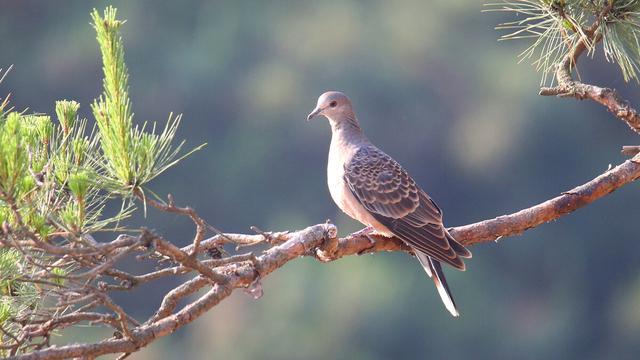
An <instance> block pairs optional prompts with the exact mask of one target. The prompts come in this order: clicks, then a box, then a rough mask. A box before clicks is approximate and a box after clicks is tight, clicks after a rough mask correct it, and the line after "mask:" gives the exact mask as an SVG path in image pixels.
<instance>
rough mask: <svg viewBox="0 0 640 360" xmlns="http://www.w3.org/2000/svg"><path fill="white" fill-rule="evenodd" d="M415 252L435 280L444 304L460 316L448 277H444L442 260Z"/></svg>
mask: <svg viewBox="0 0 640 360" xmlns="http://www.w3.org/2000/svg"><path fill="white" fill-rule="evenodd" d="M415 253H416V257H417V258H418V260H419V261H420V264H421V265H422V267H423V268H424V271H426V272H427V275H429V277H430V278H431V279H432V280H433V283H434V284H435V285H436V289H438V294H440V298H441V299H442V302H443V303H444V306H445V307H446V308H447V310H449V312H450V313H451V315H453V316H455V317H458V316H460V313H458V309H457V308H456V303H455V301H453V296H451V290H449V285H447V279H446V278H445V277H444V272H442V266H440V262H438V261H437V260H433V259H432V258H430V257H429V256H427V255H426V254H423V253H421V252H420V251H416V252H415Z"/></svg>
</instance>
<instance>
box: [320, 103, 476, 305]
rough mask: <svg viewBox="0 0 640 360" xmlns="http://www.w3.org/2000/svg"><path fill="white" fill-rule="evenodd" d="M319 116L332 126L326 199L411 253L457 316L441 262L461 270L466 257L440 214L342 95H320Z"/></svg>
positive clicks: (469, 254)
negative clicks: (395, 239)
mask: <svg viewBox="0 0 640 360" xmlns="http://www.w3.org/2000/svg"><path fill="white" fill-rule="evenodd" d="M316 115H324V116H325V117H326V118H327V119H328V120H329V123H330V125H331V131H332V136H331V146H330V147H329V161H328V166H327V182H328V185H329V192H330V193H331V197H332V198H333V200H334V201H335V203H336V204H337V205H338V207H339V208H340V209H341V210H342V211H344V212H345V213H346V214H347V215H349V216H350V217H352V218H354V219H356V220H358V221H360V222H361V223H363V224H365V225H368V226H370V227H372V228H373V229H375V230H376V232H378V233H380V234H382V235H385V236H396V237H398V238H400V239H401V240H403V241H404V242H405V243H407V244H408V245H409V246H411V248H413V249H414V252H415V254H416V257H417V258H418V260H419V261H420V263H421V265H422V267H423V268H424V270H425V271H426V272H427V274H428V275H429V277H431V278H432V279H433V281H434V283H435V285H436V288H437V289H438V293H439V294H440V297H441V298H442V300H443V302H444V304H445V306H446V307H447V309H448V310H449V312H451V314H452V315H453V316H458V315H459V314H458V311H457V309H456V305H455V302H454V301H453V297H452V296H451V292H450V290H449V287H448V285H447V282H446V279H445V278H444V273H443V272H442V268H441V266H440V263H441V262H444V263H446V264H449V265H451V266H453V267H455V268H456V269H459V270H463V271H464V269H465V265H464V262H463V260H462V259H463V258H470V257H471V253H470V252H469V251H468V250H467V249H466V248H465V247H464V246H462V245H461V244H460V243H458V242H457V241H456V240H455V239H454V238H453V237H452V236H451V235H450V234H449V232H448V231H447V229H446V228H445V227H444V225H443V222H442V211H441V210H440V208H439V207H438V206H437V205H436V203H435V202H434V201H433V200H432V199H431V198H430V197H429V195H427V193H425V192H424V191H423V190H422V189H420V187H419V186H418V185H417V184H416V182H415V181H414V180H413V178H411V176H410V175H409V174H408V173H407V172H406V171H405V170H404V169H403V168H402V166H400V164H398V162H396V161H395V160H394V159H393V158H391V157H390V156H389V155H387V154H385V153H384V152H383V151H382V150H380V149H378V148H377V147H375V146H374V145H373V144H371V142H370V141H369V139H367V137H366V136H365V135H364V133H363V132H362V129H361V127H360V124H359V122H358V120H357V118H356V116H355V113H354V112H353V108H352V106H351V101H350V100H349V99H348V98H347V97H346V96H345V95H344V94H343V93H341V92H337V91H329V92H326V93H324V94H322V95H321V96H320V98H319V99H318V104H317V106H316V108H315V109H314V111H313V112H312V113H311V114H309V117H308V119H309V120H310V119H311V118H313V117H314V116H316Z"/></svg>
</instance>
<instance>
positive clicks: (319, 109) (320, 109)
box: [307, 106, 323, 121]
mask: <svg viewBox="0 0 640 360" xmlns="http://www.w3.org/2000/svg"><path fill="white" fill-rule="evenodd" d="M322 110H323V109H322V108H321V107H319V106H318V107H316V108H315V109H313V111H312V112H311V114H309V115H308V116H307V121H311V119H313V118H314V117H315V116H316V115H318V114H320V113H321V112H322Z"/></svg>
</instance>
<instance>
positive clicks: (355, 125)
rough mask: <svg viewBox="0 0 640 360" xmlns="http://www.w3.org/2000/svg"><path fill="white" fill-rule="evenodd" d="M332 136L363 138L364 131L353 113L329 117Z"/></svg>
mask: <svg viewBox="0 0 640 360" xmlns="http://www.w3.org/2000/svg"><path fill="white" fill-rule="evenodd" d="M329 124H331V133H332V134H333V135H332V138H339V139H342V138H344V139H345V140H357V139H359V138H364V133H363V132H362V128H361V127H360V123H359V122H358V119H357V118H356V117H355V115H353V114H351V115H350V116H344V117H343V118H340V119H332V118H329Z"/></svg>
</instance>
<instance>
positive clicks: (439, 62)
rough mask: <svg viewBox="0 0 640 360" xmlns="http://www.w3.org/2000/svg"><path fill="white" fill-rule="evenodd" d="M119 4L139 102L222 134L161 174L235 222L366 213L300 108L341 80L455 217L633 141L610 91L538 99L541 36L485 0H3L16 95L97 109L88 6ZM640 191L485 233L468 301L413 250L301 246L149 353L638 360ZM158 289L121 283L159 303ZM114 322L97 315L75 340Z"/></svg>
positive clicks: (628, 92)
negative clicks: (492, 236)
mask: <svg viewBox="0 0 640 360" xmlns="http://www.w3.org/2000/svg"><path fill="white" fill-rule="evenodd" d="M107 4H113V5H115V6H116V7H118V8H119V14H120V17H122V18H125V19H128V23H127V24H126V26H125V27H124V29H123V33H124V37H125V42H126V45H127V54H126V59H127V63H128V65H129V68H130V72H131V96H132V99H133V102H134V110H135V112H136V118H137V120H138V121H143V120H164V119H165V118H166V117H167V114H168V113H169V112H170V111H174V112H177V113H184V122H183V125H182V128H181V130H180V135H181V137H183V138H186V139H188V141H189V143H190V144H192V145H197V144H200V143H203V142H207V143H209V146H207V147H206V148H205V149H204V150H202V151H200V152H198V153H196V154H195V155H193V156H192V157H191V158H189V159H187V160H186V161H184V162H183V163H182V164H181V165H180V166H179V167H177V168H176V169H172V170H171V171H170V172H169V173H167V174H166V175H165V176H162V177H160V178H159V179H158V180H157V181H156V182H155V184H153V188H154V190H156V191H157V192H160V193H169V192H170V193H172V194H174V196H175V197H176V199H177V201H178V202H179V203H182V204H190V205H192V206H193V207H195V208H196V209H197V210H198V212H199V213H200V214H201V215H203V217H204V218H206V219H207V220H208V221H209V222H210V223H212V224H215V225H216V226H218V227H219V228H221V229H223V230H224V231H229V232H248V231H249V230H248V227H249V226H250V225H256V226H258V227H260V228H262V229H266V230H284V229H297V228H301V227H305V226H307V225H310V224H315V223H318V222H323V221H324V220H325V219H327V218H330V219H332V220H333V221H334V222H336V223H337V224H338V225H339V227H340V229H341V232H342V234H347V233H348V232H350V231H353V230H357V229H358V228H359V226H358V225H357V224H355V223H354V222H352V221H351V220H349V219H347V218H346V217H345V216H344V215H342V214H340V213H339V212H338V211H337V209H336V207H335V206H334V205H333V204H332V202H331V199H330V197H329V193H328V191H327V189H326V185H325V165H326V164H325V162H326V153H327V148H328V143H329V128H328V126H327V124H326V123H324V121H316V122H314V123H311V124H307V123H305V121H304V119H305V116H306V114H307V113H308V112H309V111H310V110H311V109H312V108H313V107H314V105H315V100H316V98H317V96H318V95H319V94H320V93H322V92H323V91H325V90H329V89H338V90H342V91H345V92H346V93H347V94H349V95H350V96H351V97H352V99H353V101H354V103H355V106H356V109H357V111H358V113H359V118H360V121H361V123H362V124H363V126H364V127H365V129H366V131H367V132H368V134H369V136H370V138H372V139H373V140H374V142H376V143H377V144H379V145H380V146H381V147H382V148H383V149H385V150H386V151H387V152H388V153H389V154H392V155H393V156H394V157H395V158H397V159H398V160H399V161H400V162H402V163H403V164H404V165H405V167H407V168H408V169H409V170H410V171H411V172H412V173H413V175H414V176H415V177H416V179H417V180H418V182H419V183H420V184H422V186H423V187H424V188H426V189H427V190H428V191H429V192H430V193H431V195H432V196H433V197H434V198H435V199H436V200H437V202H438V203H439V204H440V206H441V207H442V208H443V209H444V210H445V214H446V216H445V220H446V222H447V224H449V225H459V224H465V223H469V222H473V221H477V220H482V219H485V218H489V217H493V216H496V215H500V214H502V213H507V212H512V211H514V210H517V209H519V208H522V207H526V206H528V205H531V204H533V203H535V202H539V201H542V200H545V199H547V198H549V197H552V196H554V195H556V194H558V193H559V192H561V191H564V190H567V189H569V188H571V187H572V186H574V185H578V184H579V183H581V182H584V181H586V180H588V179H590V178H591V177H593V176H595V175H596V174H599V173H600V172H602V171H604V170H605V169H606V168H607V166H608V165H609V164H610V163H611V164H615V163H619V162H621V161H622V160H623V159H622V157H621V156H620V155H619V149H620V146H621V145H624V144H633V143H637V138H636V137H635V136H634V135H633V134H632V133H631V132H630V131H629V130H628V129H627V128H626V125H625V124H623V123H622V122H620V121H618V120H616V119H614V118H613V117H612V116H610V115H609V114H608V113H606V111H605V110H604V109H603V108H602V107H599V106H597V105H594V104H592V103H589V102H584V103H580V102H577V101H574V100H558V99H554V98H542V97H538V96H537V95H536V94H537V91H538V85H539V75H538V74H536V73H535V72H534V71H533V69H532V68H531V67H529V66H528V65H527V64H517V61H516V55H517V53H518V52H519V51H520V50H522V49H524V48H525V47H526V43H524V42H505V43H498V42H497V41H496V38H497V37H498V34H497V33H496V31H494V30H493V26H494V25H495V24H496V23H498V22H499V21H500V20H504V18H501V16H500V15H499V14H481V12H480V11H481V9H482V3H481V2H478V1H472V2H461V1H445V0H431V1H409V0H407V1H394V2H389V1H366V2H365V1H324V2H314V1H297V2H290V1H269V2H266V1H241V2H239V1H172V2H158V1H151V0H147V1H135V2H131V1H129V2H126V1H111V2H104V1H95V2H86V1H79V0H78V1H65V2H58V1H55V2H54V1H50V2H45V1H9V0H0V49H1V50H0V67H6V66H8V65H10V64H14V69H13V71H12V72H11V73H10V75H9V76H8V78H7V79H6V81H5V82H4V83H3V84H2V87H1V88H0V90H1V91H0V92H1V93H2V94H4V93H7V92H11V93H12V94H13V95H12V99H13V101H12V104H13V105H14V106H15V107H16V108H17V109H24V108H27V107H28V108H29V109H30V110H31V111H36V112H45V113H52V112H53V106H54V101H55V100H59V99H62V98H67V99H75V100H77V101H79V102H81V104H82V108H81V113H82V114H83V115H84V116H87V117H89V116H90V110H89V104H90V102H91V101H92V99H93V98H94V97H96V96H97V95H98V94H99V93H100V85H101V84H100V83H99V81H100V77H101V74H100V68H99V66H100V61H99V58H98V49H97V44H96V43H95V40H94V36H95V35H94V32H93V30H92V29H91V27H90V25H89V15H88V14H89V11H90V10H91V8H93V7H97V8H102V7H104V6H105V5H107ZM581 74H582V76H583V79H584V80H587V81H589V82H593V83H597V84H602V85H605V86H612V87H616V88H619V89H620V90H621V91H622V93H623V94H624V95H625V96H626V97H627V98H629V99H631V101H632V102H634V103H635V104H636V105H637V104H639V103H640V98H639V96H638V85H637V84H635V83H634V84H629V85H625V84H624V82H623V81H622V78H621V75H619V74H618V70H617V68H616V67H615V65H612V64H608V63H606V62H605V61H604V60H603V56H602V53H601V52H597V53H596V54H595V59H594V61H592V62H590V63H583V65H582V66H581ZM638 199H639V192H638V189H637V186H636V185H631V186H628V187H627V188H625V189H623V190H622V191H619V192H617V193H615V194H612V196H609V197H607V198H605V199H604V200H603V201H600V202H597V203H595V204H593V205H591V206H589V207H587V208H586V209H583V210H580V211H578V212H577V213H576V214H574V215H572V216H569V217H565V218H563V219H561V220H560V221H558V222H555V223H552V224H548V225H545V226H542V227H540V228H537V229H534V230H532V231H530V232H527V233H526V234H524V235H523V236H521V237H517V238H511V239H507V240H505V241H501V242H499V243H498V244H486V245H481V246H477V247H474V248H473V249H472V250H473V251H474V255H475V256H474V258H473V260H472V261H470V262H469V264H468V268H469V270H468V271H467V272H466V273H457V272H454V271H450V272H449V282H450V283H451V284H452V287H453V290H454V293H455V295H456V297H457V300H458V304H459V307H460V309H461V312H462V317H461V318H459V319H452V318H451V317H450V316H449V315H448V313H447V312H446V311H445V310H444V309H443V307H442V305H441V304H440V300H439V299H438V296H437V294H436V292H435V290H434V289H433V286H432V284H431V283H430V281H428V280H427V279H426V277H425V275H424V273H423V271H422V270H421V269H420V267H419V266H418V265H417V263H416V262H415V261H414V260H412V259H410V258H409V257H407V256H406V255H402V254H378V255H375V256H364V257H359V258H357V257H354V258H349V259H344V260H340V261H339V262H337V263H334V264H330V265H321V264H318V263H316V262H314V261H313V260H310V259H303V260H299V261H297V262H296V263H294V264H292V265H290V266H287V267H286V268H285V269H283V270H282V271H279V272H277V273H276V274H274V275H272V276H271V277H270V278H269V279H268V280H267V281H265V283H264V289H265V295H264V296H263V297H262V298H261V299H260V300H257V301H256V300H253V299H251V298H250V297H249V296H245V295H241V294H236V295H234V296H233V297H232V298H231V299H229V300H228V301H226V302H224V303H223V304H222V305H220V306H218V307H217V308H215V309H214V310H213V311H211V312H210V313H209V314H208V315H207V316H205V317H204V318H203V319H201V320H199V321H197V322H196V323H195V324H193V325H190V326H188V327H187V328H186V329H184V330H182V331H180V332H179V333H178V334H177V335H174V336H171V337H168V338H165V339H163V340H161V341H159V342H158V343H155V344H154V345H152V346H151V347H150V348H149V349H147V350H145V351H143V352H141V353H137V354H134V355H132V358H135V359H145V358H148V359H155V358H166V359H169V358H182V359H185V360H186V359H210V358H229V359H255V358H263V359H299V358H308V359H326V358H350V359H386V358H390V357H396V358H424V357H432V358H448V359H468V358H470V357H473V358H514V357H517V358H520V359H539V358H561V359H574V358H575V359H601V358H617V359H625V358H636V356H637V354H638V353H639V352H640V343H639V342H638V333H640V306H638V304H640V275H639V270H640V265H638V264H639V263H640V255H639V254H640V252H639V250H640V242H638V241H637V240H638V234H637V230H638ZM143 223H147V224H148V225H150V226H151V227H154V228H156V229H157V230H159V231H160V232H162V233H164V234H166V235H167V237H168V238H170V239H172V240H173V241H174V242H175V243H177V244H180V245H184V244H187V242H188V241H189V239H190V238H191V234H192V225H191V224H190V223H189V222H188V221H185V220H184V219H181V218H178V217H170V216H167V215H164V214H159V213H157V212H155V211H150V213H149V216H148V219H146V220H145V219H141V218H140V219H136V220H135V224H143ZM130 267H131V269H132V270H135V268H136V264H135V263H132V264H130ZM168 285H169V284H167V286H168ZM160 290H162V289H156V288H152V287H143V288H142V289H141V290H140V291H138V292H136V293H135V294H134V295H133V296H124V297H121V298H119V299H118V300H119V301H120V302H121V303H122V304H123V305H124V306H125V307H127V308H128V309H133V310H134V312H135V313H138V314H148V313H149V312H150V311H152V310H151V309H153V308H154V307H156V306H157V305H158V303H159V301H160V294H161V293H160ZM100 335H101V333H100V330H96V329H91V328H80V329H77V330H76V331H75V334H74V339H73V340H74V341H88V340H91V339H94V340H95V339H97V338H98V336H100ZM63 340H65V341H67V340H68V339H63Z"/></svg>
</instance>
